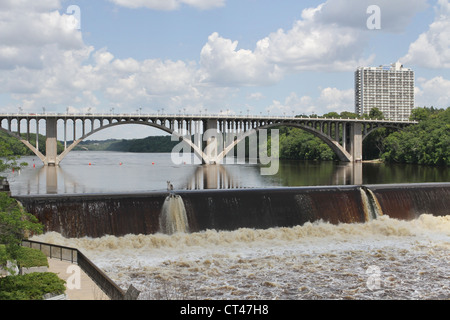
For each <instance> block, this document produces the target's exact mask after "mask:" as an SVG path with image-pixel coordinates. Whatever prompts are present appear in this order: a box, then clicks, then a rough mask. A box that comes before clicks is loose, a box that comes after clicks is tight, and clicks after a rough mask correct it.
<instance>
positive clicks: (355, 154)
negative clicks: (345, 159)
mask: <svg viewBox="0 0 450 320" xmlns="http://www.w3.org/2000/svg"><path fill="white" fill-rule="evenodd" d="M348 127H349V128H348V131H349V132H348V133H347V134H346V136H347V137H348V139H347V143H346V149H347V152H348V153H349V154H350V155H351V157H352V159H351V160H352V161H351V162H360V161H362V140H363V139H362V124H361V123H358V122H353V123H351V124H350V125H349V126H348Z"/></svg>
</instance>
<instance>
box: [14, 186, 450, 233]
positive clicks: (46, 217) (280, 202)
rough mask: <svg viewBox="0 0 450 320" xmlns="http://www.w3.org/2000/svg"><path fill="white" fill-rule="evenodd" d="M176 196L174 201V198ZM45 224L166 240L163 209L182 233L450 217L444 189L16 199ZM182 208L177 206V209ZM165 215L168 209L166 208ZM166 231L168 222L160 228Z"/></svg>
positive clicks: (62, 230) (448, 194) (278, 190)
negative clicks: (383, 218)
mask: <svg viewBox="0 0 450 320" xmlns="http://www.w3.org/2000/svg"><path fill="white" fill-rule="evenodd" d="M174 195H176V196H174ZM15 198H16V199H17V200H18V201H19V202H20V203H21V204H22V205H23V206H24V208H25V209H26V210H27V211H28V212H30V213H31V214H33V215H35V216H36V217H37V218H38V220H39V221H40V222H41V223H42V224H43V225H44V231H45V232H50V231H54V232H58V233H60V234H61V235H62V236H64V237H67V238H80V237H93V238H97V237H102V236H105V235H113V236H124V235H127V234H135V235H137V234H144V235H148V234H155V233H164V232H165V231H164V230H162V229H161V216H162V214H163V211H164V210H163V207H164V205H165V203H166V207H167V206H168V205H169V203H167V202H170V201H177V202H178V204H174V205H171V206H170V207H171V208H175V209H171V210H177V211H178V212H172V215H171V216H172V217H178V218H176V219H179V221H181V224H185V225H186V227H188V228H186V229H185V230H183V229H179V228H178V229H172V231H171V232H200V231H204V230H210V229H214V230H217V231H231V230H236V229H239V228H252V229H267V228H273V227H293V226H297V225H303V224H305V223H306V222H313V221H324V222H329V223H331V224H339V223H364V222H367V221H368V220H370V219H374V218H376V217H377V216H378V215H387V216H389V217H391V218H395V219H401V220H412V219H415V218H417V217H419V216H420V215H421V214H431V215H433V216H445V215H448V214H449V212H450V183H423V184H388V185H363V186H361V185H345V186H317V187H288V188H285V187H280V188H260V189H259V188H250V189H230V190H180V191H177V190H175V191H172V194H170V193H169V192H150V193H120V194H118V193H111V194H74V195H66V194H65V195H21V196H16V197H15ZM180 201H181V204H180ZM165 210H167V209H165ZM179 214H183V216H182V217H180V216H177V215H179ZM165 224H167V220H166V222H165Z"/></svg>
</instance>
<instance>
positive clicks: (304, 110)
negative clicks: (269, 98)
mask: <svg viewBox="0 0 450 320" xmlns="http://www.w3.org/2000/svg"><path fill="white" fill-rule="evenodd" d="M319 89H320V88H319ZM354 101H355V100H354V90H353V89H348V90H339V89H337V88H331V87H328V88H324V89H320V95H319V97H318V98H313V97H311V96H307V95H305V96H301V97H299V96H298V95H297V94H296V93H295V92H292V93H291V94H290V95H289V96H288V97H286V98H285V100H284V102H280V101H278V100H274V101H273V102H272V104H271V105H270V106H269V108H268V109H267V110H268V111H269V112H270V113H271V114H283V115H286V116H291V115H303V114H304V115H310V114H311V113H315V114H319V115H322V114H325V113H328V112H331V111H335V112H338V113H340V112H342V111H350V112H353V110H354Z"/></svg>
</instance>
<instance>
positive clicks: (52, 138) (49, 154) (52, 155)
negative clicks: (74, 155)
mask: <svg viewBox="0 0 450 320" xmlns="http://www.w3.org/2000/svg"><path fill="white" fill-rule="evenodd" d="M56 122H57V119H56V118H49V119H47V121H46V130H47V132H46V135H47V138H46V142H45V150H46V151H45V158H46V159H45V163H44V164H45V165H48V166H55V165H58V164H59V163H58V141H57V128H56Z"/></svg>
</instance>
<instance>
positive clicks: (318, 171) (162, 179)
mask: <svg viewBox="0 0 450 320" xmlns="http://www.w3.org/2000/svg"><path fill="white" fill-rule="evenodd" d="M21 161H25V162H27V163H28V166H27V167H25V168H23V169H22V170H20V171H16V172H8V173H7V177H8V180H9V182H10V184H11V192H12V194H13V195H27V194H80V193H83V194H84V193H121V192H151V191H161V190H167V181H170V182H171V183H172V185H173V186H174V189H176V190H194V189H229V188H264V187H296V186H320V185H353V184H385V183H422V182H448V181H450V170H448V168H447V167H438V168H437V167H427V166H418V165H401V164H381V163H363V164H359V165H357V166H353V165H351V164H346V163H334V162H308V161H280V164H279V170H278V172H277V174H276V175H267V176H265V175H261V172H260V167H259V165H257V164H248V163H247V164H230V165H221V166H203V165H197V164H181V165H175V164H173V162H172V161H171V156H170V154H167V153H166V154H160V153H123V152H83V151H78V152H77V151H72V152H71V153H69V154H68V156H67V157H66V158H65V159H64V161H63V162H61V165H60V166H59V167H45V166H43V165H42V163H41V162H40V160H39V159H37V158H36V157H23V158H22V159H21Z"/></svg>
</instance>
